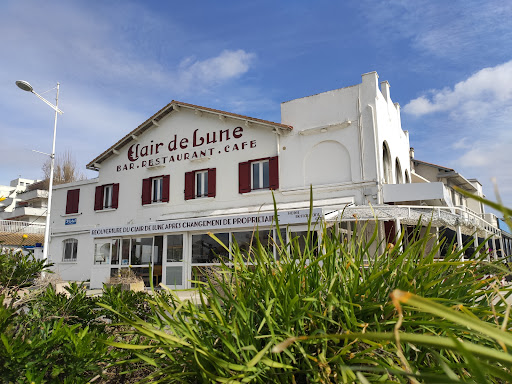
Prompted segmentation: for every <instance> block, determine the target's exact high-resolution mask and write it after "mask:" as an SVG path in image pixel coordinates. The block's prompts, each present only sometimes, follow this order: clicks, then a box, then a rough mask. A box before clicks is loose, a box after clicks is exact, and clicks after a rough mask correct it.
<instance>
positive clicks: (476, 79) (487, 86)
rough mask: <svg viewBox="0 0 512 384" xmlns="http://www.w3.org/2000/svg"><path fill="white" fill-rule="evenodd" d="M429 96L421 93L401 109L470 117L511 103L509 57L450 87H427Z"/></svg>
mask: <svg viewBox="0 0 512 384" xmlns="http://www.w3.org/2000/svg"><path fill="white" fill-rule="evenodd" d="M429 94H430V97H428V96H420V97H418V98H416V99H414V100H411V101H410V102H409V103H408V104H407V105H405V107H404V108H403V111H404V113H408V114H411V115H414V116H423V115H426V114H430V113H433V112H440V111H450V113H451V114H463V115H466V116H468V114H469V115H470V116H472V117H478V116H480V117H485V115H486V114H487V113H490V112H491V111H493V110H498V109H500V108H502V107H506V106H508V105H510V104H512V60H511V61H509V62H507V63H504V64H501V65H498V66H496V67H490V68H484V69H481V70H480V71H478V72H477V73H475V74H474V75H472V76H470V77H469V78H468V79H466V80H464V81H461V82H459V83H457V84H455V86H454V87H453V88H444V89H441V90H431V91H429Z"/></svg>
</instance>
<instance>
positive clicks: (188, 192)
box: [185, 172, 196, 200]
mask: <svg viewBox="0 0 512 384" xmlns="http://www.w3.org/2000/svg"><path fill="white" fill-rule="evenodd" d="M195 184H196V174H195V172H185V200H191V199H193V198H195V196H196V191H195V188H196V185H195Z"/></svg>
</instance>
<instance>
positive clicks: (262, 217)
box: [91, 208, 323, 237]
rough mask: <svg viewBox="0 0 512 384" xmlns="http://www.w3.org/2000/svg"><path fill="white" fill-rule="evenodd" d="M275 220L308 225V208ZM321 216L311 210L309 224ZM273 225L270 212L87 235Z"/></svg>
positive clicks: (108, 229) (110, 229)
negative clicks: (311, 215) (311, 214)
mask: <svg viewBox="0 0 512 384" xmlns="http://www.w3.org/2000/svg"><path fill="white" fill-rule="evenodd" d="M277 217H278V220H279V225H290V224H305V223H307V222H308V218H309V209H300V210H294V211H284V212H278V213H277ZM322 217H323V216H322V210H321V209H320V208H315V209H313V217H312V220H311V222H312V223H316V222H317V221H318V220H319V219H321V218H322ZM274 223H275V218H274V212H266V213H260V214H248V215H236V216H218V217H201V218H196V219H183V220H168V221H159V222H153V223H147V224H134V225H124V226H117V227H106V228H95V229H91V236H93V237H115V236H131V235H144V234H156V233H169V232H186V231H198V230H203V231H212V230H219V229H233V228H256V227H258V226H260V227H269V226H271V225H272V224H274Z"/></svg>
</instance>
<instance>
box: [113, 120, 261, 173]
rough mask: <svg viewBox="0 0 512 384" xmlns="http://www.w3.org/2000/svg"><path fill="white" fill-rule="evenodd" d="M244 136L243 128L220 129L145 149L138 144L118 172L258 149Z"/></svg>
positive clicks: (145, 147) (197, 133) (117, 168)
mask: <svg viewBox="0 0 512 384" xmlns="http://www.w3.org/2000/svg"><path fill="white" fill-rule="evenodd" d="M243 134H244V129H243V128H242V127H236V128H232V129H230V128H228V129H220V130H217V131H214V132H206V134H201V133H200V132H199V129H196V130H194V132H193V133H192V135H190V137H179V136H178V135H176V134H174V135H173V136H171V139H170V140H169V141H166V142H160V143H155V142H154V141H153V140H151V142H150V143H149V144H146V145H142V144H141V143H135V144H132V145H131V146H130V147H129V148H128V155H127V157H128V162H126V163H124V164H119V165H117V167H116V170H117V172H121V171H128V170H130V169H135V168H146V167H153V166H159V165H165V164H169V163H174V162H178V161H182V160H195V159H200V158H203V157H211V156H214V155H216V154H222V153H228V152H235V151H243V150H246V149H249V148H256V140H246V141H243V140H241V139H242V136H243ZM214 144H215V145H214Z"/></svg>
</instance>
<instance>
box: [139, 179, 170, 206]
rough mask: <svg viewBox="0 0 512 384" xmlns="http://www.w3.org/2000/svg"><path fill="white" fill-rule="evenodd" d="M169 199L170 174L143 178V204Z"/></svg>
mask: <svg viewBox="0 0 512 384" xmlns="http://www.w3.org/2000/svg"><path fill="white" fill-rule="evenodd" d="M168 201H169V175H165V176H155V177H150V178H147V179H144V180H142V205H147V204H152V203H167V202H168Z"/></svg>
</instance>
